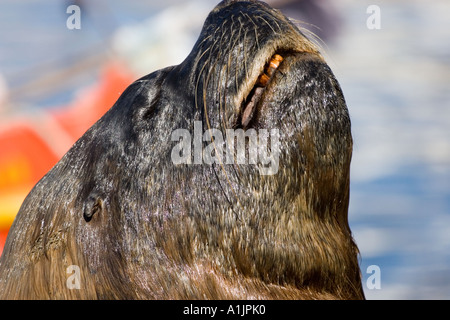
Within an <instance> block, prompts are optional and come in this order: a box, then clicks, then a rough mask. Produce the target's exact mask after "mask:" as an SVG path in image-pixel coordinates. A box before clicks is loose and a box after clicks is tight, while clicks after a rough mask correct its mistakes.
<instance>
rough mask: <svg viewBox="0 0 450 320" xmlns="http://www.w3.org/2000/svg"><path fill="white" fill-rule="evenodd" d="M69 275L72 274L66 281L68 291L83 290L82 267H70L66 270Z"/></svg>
mask: <svg viewBox="0 0 450 320" xmlns="http://www.w3.org/2000/svg"><path fill="white" fill-rule="evenodd" d="M66 272H67V274H70V276H69V277H67V280H66V286H67V289H70V290H73V289H77V290H79V289H80V288H81V281H80V280H81V272H80V267H79V266H77V265H70V266H68V267H67V269H66Z"/></svg>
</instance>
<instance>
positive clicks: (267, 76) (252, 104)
mask: <svg viewBox="0 0 450 320" xmlns="http://www.w3.org/2000/svg"><path fill="white" fill-rule="evenodd" d="M283 60H284V58H283V56H282V54H279V53H275V54H274V55H273V56H272V57H271V58H270V60H269V62H268V63H267V64H266V65H265V67H264V69H263V72H262V73H261V74H260V75H259V76H258V78H257V80H256V83H255V85H254V86H253V88H252V89H251V91H250V93H249V95H248V96H247V98H246V99H245V101H244V102H243V107H242V109H241V110H242V114H241V125H242V127H244V128H245V127H247V126H248V125H249V123H250V122H251V120H252V119H253V118H254V115H255V113H256V110H257V109H258V105H259V104H260V102H261V98H262V96H263V93H264V91H265V90H266V88H267V86H268V84H269V83H270V82H271V80H272V78H273V76H274V75H275V73H276V72H277V70H278V67H279V66H280V64H281V63H282V62H283Z"/></svg>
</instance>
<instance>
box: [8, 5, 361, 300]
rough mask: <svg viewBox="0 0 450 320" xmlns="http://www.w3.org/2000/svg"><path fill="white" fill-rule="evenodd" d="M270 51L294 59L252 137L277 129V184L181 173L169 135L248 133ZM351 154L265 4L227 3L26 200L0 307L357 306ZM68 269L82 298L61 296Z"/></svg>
mask: <svg viewBox="0 0 450 320" xmlns="http://www.w3.org/2000/svg"><path fill="white" fill-rule="evenodd" d="M277 50H278V51H279V50H281V51H283V52H286V56H288V58H287V59H286V60H285V61H284V62H283V64H282V65H281V66H280V68H279V71H280V72H277V74H276V75H275V77H276V78H275V79H274V80H273V81H272V86H274V89H272V90H267V92H266V93H265V98H264V102H263V104H262V105H261V106H260V108H259V109H258V112H257V114H256V115H255V117H254V119H252V122H251V123H250V124H249V127H251V128H255V129H260V128H269V129H270V128H278V129H279V130H280V143H281V154H280V168H279V171H278V173H277V174H275V175H272V176H262V175H260V174H259V172H258V170H257V168H256V167H255V166H252V165H174V164H173V163H172V160H171V157H170V155H171V150H172V148H173V147H174V142H172V141H171V140H170V138H171V133H172V132H173V130H175V129H178V128H186V129H189V130H190V131H191V132H192V131H193V121H194V120H200V121H202V122H203V128H204V129H206V128H208V127H211V128H219V129H221V130H223V132H225V129H226V128H239V127H240V125H239V123H240V122H239V120H240V117H241V116H242V110H241V107H242V103H243V99H245V96H246V95H247V94H248V91H249V90H250V88H251V87H252V86H253V84H254V83H252V81H250V80H249V79H255V78H256V76H257V75H258V74H259V73H261V71H262V69H263V68H264V64H265V63H266V62H267V61H268V59H269V58H270V57H271V55H272V53H274V52H275V51H277ZM289 57H290V58H289ZM275 86H276V87H275ZM351 152H352V137H351V130H350V118H349V115H348V111H347V108H346V105H345V101H344V98H343V95H342V92H341V89H340V87H339V84H338V82H337V81H336V80H335V78H334V76H333V74H332V72H331V70H330V69H329V67H328V66H327V65H326V63H325V62H324V61H323V59H322V57H321V56H320V54H319V53H318V52H317V49H316V48H315V47H314V46H313V45H312V44H311V43H310V42H309V41H308V40H307V39H306V38H305V37H304V36H303V35H302V34H301V33H300V32H299V31H298V29H297V28H296V27H295V26H294V25H293V24H292V23H291V22H289V20H288V19H287V18H285V17H284V16H283V15H281V14H280V13H279V12H277V11H275V10H273V9H270V8H269V7H268V6H266V5H265V4H262V3H259V2H256V1H243V2H237V1H225V2H223V3H221V4H219V5H218V6H217V7H216V8H215V9H214V10H213V11H212V12H211V14H210V15H209V16H208V18H207V20H206V22H205V25H204V28H203V30H202V33H201V35H200V37H199V39H198V41H197V43H196V44H195V46H194V49H193V51H192V52H191V54H190V55H189V56H188V57H187V59H186V60H185V61H184V62H183V63H182V64H180V65H178V66H174V67H169V68H166V69H163V70H159V71H156V72H154V73H152V74H150V75H148V76H145V77H143V78H141V79H139V80H137V81H136V82H134V83H133V84H131V85H130V86H129V87H128V89H127V90H126V91H125V92H124V93H123V94H122V96H121V97H120V98H119V100H118V101H117V102H116V104H115V105H114V106H113V107H112V108H111V109H110V110H109V111H108V112H107V113H106V114H105V115H104V116H103V117H102V118H101V119H100V120H99V121H98V122H97V123H96V124H95V125H94V126H93V127H92V128H90V129H89V130H88V131H87V132H86V133H85V134H84V135H83V137H81V138H80V140H78V141H77V142H76V143H75V145H74V146H73V147H72V148H71V149H70V151H69V152H68V153H67V154H66V155H65V156H64V157H63V158H62V159H61V160H60V161H59V162H58V163H57V164H56V165H55V167H54V168H53V169H52V170H51V171H50V172H49V173H48V174H47V175H46V176H45V177H44V178H43V179H42V180H41V181H39V183H37V185H36V186H35V187H34V188H33V190H32V191H31V192H30V194H29V195H28V196H27V198H26V199H25V201H24V203H23V204H22V207H21V209H20V211H19V213H18V215H17V217H16V219H15V221H14V224H13V226H12V228H11V230H10V233H9V235H8V239H7V242H6V245H5V249H4V252H3V255H2V257H1V259H0V298H2V299H5V298H6V299H248V298H257V299H361V298H364V294H363V291H362V287H361V278H360V271H359V266H358V261H357V255H358V249H357V246H356V245H355V243H354V241H353V239H352V235H351V231H350V228H349V226H348V221H347V212H348V202H349V172H350V160H351ZM70 265H77V266H79V267H80V276H81V279H80V280H81V281H80V285H81V288H80V289H69V288H68V287H67V285H66V282H67V279H68V277H69V276H70V275H71V274H68V273H67V268H68V267H69V266H70Z"/></svg>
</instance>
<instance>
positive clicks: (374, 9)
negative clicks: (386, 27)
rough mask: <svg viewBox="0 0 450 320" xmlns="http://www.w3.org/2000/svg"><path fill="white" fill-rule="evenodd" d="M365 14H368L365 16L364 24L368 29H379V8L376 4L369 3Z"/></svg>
mask: <svg viewBox="0 0 450 320" xmlns="http://www.w3.org/2000/svg"><path fill="white" fill-rule="evenodd" d="M366 13H367V14H370V16H369V17H368V18H367V21H366V25H367V28H368V29H369V30H380V29H381V9H380V7H379V6H377V5H374V4H373V5H370V6H368V7H367V10H366Z"/></svg>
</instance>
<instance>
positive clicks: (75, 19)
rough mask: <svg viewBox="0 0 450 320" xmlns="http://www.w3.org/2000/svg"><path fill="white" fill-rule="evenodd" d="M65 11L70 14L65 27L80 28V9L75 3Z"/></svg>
mask: <svg viewBox="0 0 450 320" xmlns="http://www.w3.org/2000/svg"><path fill="white" fill-rule="evenodd" d="M66 13H68V14H70V16H69V17H68V18H67V20H66V27H67V29H69V30H74V29H77V30H79V29H81V9H80V7H79V6H77V5H74V4H73V5H70V6H68V7H67V10H66Z"/></svg>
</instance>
